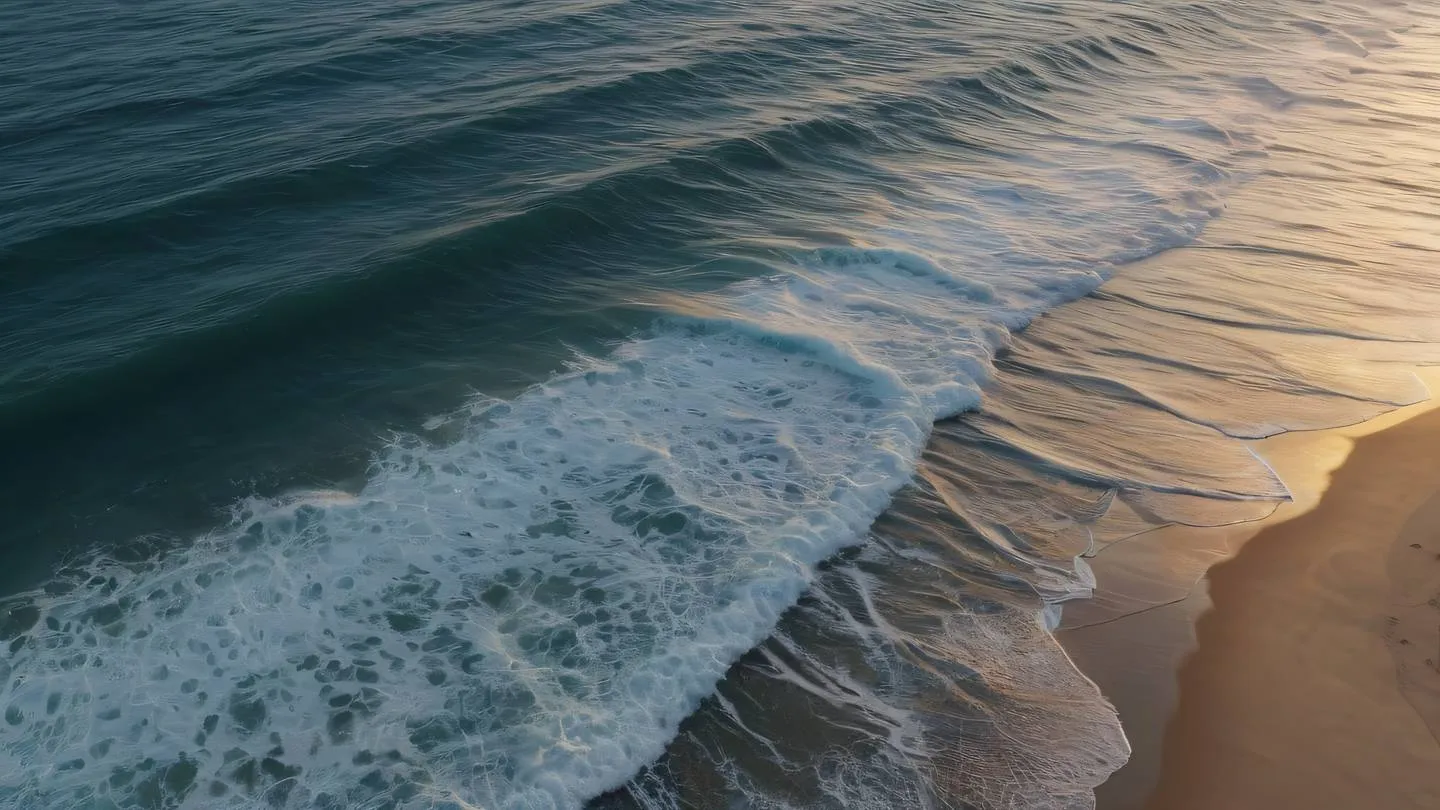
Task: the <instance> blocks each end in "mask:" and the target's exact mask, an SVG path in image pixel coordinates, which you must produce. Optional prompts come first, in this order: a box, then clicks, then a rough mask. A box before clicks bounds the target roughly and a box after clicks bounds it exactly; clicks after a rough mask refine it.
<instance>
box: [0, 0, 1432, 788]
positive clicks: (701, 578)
mask: <svg viewBox="0 0 1440 810" xmlns="http://www.w3.org/2000/svg"><path fill="white" fill-rule="evenodd" d="M1436 133H1440V16H1437V12H1436V10H1435V9H1434V8H1433V7H1432V6H1430V5H1429V4H1426V3H1422V2H1418V0H1416V1H1415V2H1408V1H1405V0H1393V1H1391V2H1365V3H1361V2H1330V1H1329V0H1258V1H1252V0H1246V1H1245V2H1241V0H1200V1H1199V2H1166V0H1147V1H1146V2H1139V1H1138V0H1135V1H1133V2H1130V1H1127V0H1108V1H1102V0H1053V1H1050V2H1038V1H1035V0H974V1H973V2H946V1H942V0H874V1H870V0H854V1H852V2H845V1H844V0H814V1H813V2H803V3H798V4H797V3H793V2H785V3H777V2H770V0H718V1H712V2H683V1H662V0H524V1H523V2H520V1H518V0H509V1H506V0H478V1H472V2H464V1H463V0H387V1H386V2H376V0H348V2H338V0H306V1H305V2H279V1H278V0H247V1H246V2H239V1H238V0H187V2H178V1H177V0H150V1H149V2H145V3H116V2H100V0H73V1H72V2H64V3H57V2H42V1H41V0H9V2H6V3H5V4H3V6H0V515H3V520H0V713H3V722H0V807H4V808H17V809H18V808H25V809H26V810H31V809H32V808H33V809H34V810H49V809H50V808H67V809H68V808H84V809H88V808H107V809H108V808H125V809H126V810H128V809H129V808H146V809H147V810H151V809H154V810H158V809H160V808H172V809H173V808H222V809H224V808H262V807H264V808H297V809H298V808H314V810H327V809H332V808H333V809H336V810H338V808H367V809H370V808H373V809H375V810H379V808H391V809H393V810H411V809H412V808H443V809H444V810H462V809H465V810H469V809H472V808H483V810H522V809H523V810H529V809H530V808H546V809H548V808H591V810H600V809H601V808H604V810H619V809H620V808H625V809H626V810H633V809H635V808H646V809H647V810H653V809H657V808H697V809H704V810H711V809H712V808H713V809H714V810H721V809H722V808H776V809H777V810H778V809H779V808H797V809H798V808H817V809H819V808H968V809H973V810H991V809H992V808H994V809H995V810H999V809H1000V808H1007V809H1009V810H1017V809H1018V810H1027V809H1028V808H1040V809H1048V808H1056V809H1057V810H1058V809H1060V808H1065V809H1067V810H1068V809H1069V808H1086V807H1091V806H1093V804H1094V797H1093V792H1092V791H1093V788H1094V787H1095V786H1096V785H1097V784H1099V783H1100V782H1102V781H1103V780H1104V779H1105V778H1106V776H1107V775H1109V774H1110V773H1111V772H1113V771H1114V770H1115V769H1116V768H1118V767H1119V766H1120V765H1121V764H1123V763H1124V761H1125V760H1126V758H1127V756H1128V753H1129V747H1128V743H1127V741H1126V738H1125V734H1124V730H1123V728H1122V727H1121V726H1120V724H1119V722H1118V720H1117V719H1116V716H1115V713H1114V710H1113V709H1112V708H1111V706H1110V704H1109V703H1108V702H1107V701H1106V700H1105V698H1104V696H1103V695H1101V694H1100V693H1099V691H1098V690H1097V689H1096V687H1095V686H1094V684H1092V683H1091V682H1090V681H1089V680H1088V679H1087V678H1085V677H1084V675H1082V674H1081V673H1079V672H1078V671H1077V670H1076V669H1075V667H1074V666H1073V665H1072V664H1071V662H1070V660H1069V659H1068V657H1067V656H1066V655H1065V653H1064V651H1063V650H1062V649H1061V648H1060V647H1059V645H1058V644H1057V643H1056V642H1055V640H1054V638H1053V637H1052V635H1051V632H1050V631H1051V630H1053V629H1054V628H1055V626H1056V623H1057V622H1058V621H1060V620H1061V616H1062V605H1063V603H1065V602H1067V601H1070V600H1075V599H1084V598H1090V597H1092V596H1093V597H1096V598H1101V599H1108V600H1110V602H1109V603H1108V604H1113V605H1114V606H1115V608H1114V610H1115V611H1116V612H1117V613H1124V612H1126V611H1133V610H1143V609H1145V608H1146V607H1150V606H1153V605H1154V604H1159V603H1160V602H1162V601H1164V600H1166V599H1170V598H1173V597H1174V596H1175V595H1176V594H1183V593H1184V592H1185V591H1186V590H1187V589H1188V588H1189V587H1190V586H1191V585H1192V584H1193V582H1194V577H1195V576H1198V574H1197V573H1196V572H1194V571H1182V572H1179V573H1177V570H1176V569H1174V568H1171V567H1168V566H1164V565H1160V566H1157V569H1156V571H1155V572H1154V573H1153V582H1152V583H1151V585H1153V587H1151V588H1141V589H1139V590H1137V591H1134V592H1131V593H1127V594H1119V595H1117V594H1105V593H1096V580H1095V577H1094V575H1093V573H1092V568H1091V564H1092V563H1093V562H1095V561H1096V560H1097V559H1099V560H1103V558H1104V550H1105V548H1106V547H1107V546H1109V545H1110V544H1113V543H1116V542H1128V543H1139V542H1145V541H1146V534H1145V532H1146V530H1148V529H1150V528H1153V527H1155V526H1159V525H1163V524H1166V523H1183V524H1189V525H1197V526H1205V525H1221V524H1226V523H1232V522H1236V521H1242V520H1251V519H1255V518H1258V517H1262V516H1264V515H1266V514H1268V513H1269V512H1270V511H1271V510H1273V509H1274V508H1275V505H1276V504H1277V503H1279V502H1280V501H1282V500H1284V499H1285V498H1286V497H1288V493H1287V490H1286V488H1285V484H1284V482H1283V481H1281V480H1279V479H1278V478H1277V477H1276V476H1275V474H1274V473H1273V471H1271V469H1270V468H1269V467H1268V466H1267V465H1266V464H1265V463H1264V461H1263V460H1261V459H1260V458H1259V457H1258V456H1257V455H1256V454H1255V453H1254V451H1253V450H1252V449H1251V446H1250V445H1249V444H1247V442H1246V440H1248V439H1253V438H1257V437H1263V436H1267V435H1272V434H1274V433H1277V432H1281V431H1286V430H1300V429H1311V428H1318V427H1325V426H1332V425H1337V424H1344V423H1349V422H1355V421H1359V420H1363V419H1366V418H1369V417H1371V416H1374V415H1376V414H1379V413H1381V412H1384V411H1387V410H1390V409H1393V408H1395V407H1397V406H1400V405H1404V404H1409V403H1413V402H1418V401H1421V400H1423V399H1425V398H1426V397H1427V396H1429V392H1428V391H1426V390H1425V387H1424V386H1423V385H1422V384H1420V382H1419V381H1418V379H1417V378H1416V376H1415V375H1414V373H1413V371H1412V369H1413V368H1414V366H1415V365H1417V364H1426V363H1432V362H1437V360H1440V350H1437V347H1436V346H1435V342H1436V341H1440V317H1437V313H1440V264H1437V260H1440V135H1437V134H1436ZM1027 327H1028V328H1027ZM1402 681H1403V677H1402Z"/></svg>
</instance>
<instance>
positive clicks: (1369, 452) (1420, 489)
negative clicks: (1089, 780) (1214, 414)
mask: <svg viewBox="0 0 1440 810" xmlns="http://www.w3.org/2000/svg"><path fill="white" fill-rule="evenodd" d="M1257 450H1258V451H1259V452H1260V453H1261V454H1262V455H1264V456H1265V458H1266V459H1267V460H1268V461H1270V462H1271V463H1272V464H1273V465H1274V466H1275V468H1276V470H1277V471H1278V472H1279V473H1280V474H1281V475H1282V476H1283V477H1284V479H1285V480H1286V481H1287V483H1289V484H1290V486H1291V488H1292V490H1293V491H1294V493H1295V502H1294V503H1292V504H1287V505H1286V506H1285V507H1284V508H1282V509H1281V510H1280V511H1279V512H1277V514H1276V515H1275V516H1273V517H1272V518H1271V519H1269V520H1266V521H1262V522H1260V523H1258V524H1250V525H1248V526H1238V527H1232V528H1228V529H1215V530H1194V529H1183V528H1174V529H1166V530H1162V531H1161V532H1159V533H1156V534H1155V536H1153V537H1150V538H1147V539H1146V542H1145V543H1144V544H1140V545H1137V547H1136V548H1135V549H1134V550H1123V549H1122V550H1121V551H1122V553H1121V554H1119V555H1116V557H1115V558H1114V559H1111V560H1105V559H1103V557H1102V559H1101V560H1099V561H1098V564H1097V571H1098V573H1099V575H1100V578H1101V587H1102V590H1103V589H1104V588H1105V587H1106V580H1107V578H1108V579H1109V581H1110V583H1111V584H1112V585H1113V586H1115V588H1116V589H1118V590H1119V591H1121V592H1124V591H1125V590H1126V587H1127V585H1129V586H1131V587H1133V585H1134V583H1133V582H1128V583H1127V571H1128V570H1132V569H1134V568H1135V566H1133V565H1131V564H1129V563H1128V562H1127V560H1126V559H1125V555H1126V554H1130V555H1132V556H1133V555H1138V554H1143V553H1145V550H1146V549H1150V550H1153V549H1154V548H1156V547H1158V546H1159V545H1161V544H1164V545H1169V546H1172V547H1176V548H1184V549H1186V550H1187V552H1188V555H1189V558H1190V559H1191V560H1192V562H1191V564H1202V563H1196V562H1194V561H1195V560H1201V561H1203V558H1204V557H1205V556H1206V555H1210V556H1212V557H1213V558H1227V557H1228V559H1224V561H1223V562H1220V563H1218V564H1216V565H1214V567H1212V568H1210V570H1209V572H1208V574H1206V575H1205V577H1204V580H1203V581H1201V582H1200V583H1199V584H1198V586H1197V587H1196V588H1195V590H1194V591H1193V592H1192V593H1191V594H1190V595H1189V596H1188V597H1186V598H1183V599H1179V600H1177V601H1175V602H1173V603H1171V604H1167V605H1164V606H1162V607H1159V608H1155V609H1152V610H1149V611H1146V612H1144V613H1140V614H1138V615H1133V616H1124V617H1121V618H1115V614H1118V613H1119V612H1121V611H1122V610H1123V605H1115V604H1110V605H1107V604H1106V600H1104V599H1102V600H1100V602H1099V603H1098V604H1097V605H1095V606H1093V607H1091V608H1088V609H1081V610H1078V611H1075V612H1073V613H1072V614H1071V615H1069V616H1067V625H1068V626H1069V629H1067V630H1064V631H1062V632H1061V639H1062V641H1063V642H1064V643H1065V645H1066V647H1067V649H1068V650H1069V651H1070V653H1071V655H1072V657H1073V658H1074V659H1075V661H1076V662H1077V664H1079V665H1080V667H1081V668H1082V669H1083V670H1084V671H1085V672H1086V673H1087V674H1088V675H1090V677H1091V678H1093V679H1094V680H1095V681H1096V682H1097V683H1098V684H1099V685H1100V687H1101V688H1102V690H1104V692H1105V693H1106V694H1107V696H1109V697H1110V699H1111V700H1112V701H1114V703H1115V704H1116V706H1117V708H1118V709H1119V711H1120V713H1121V716H1122V719H1123V720H1124V721H1125V723H1126V728H1127V733H1128V734H1129V736H1130V739H1131V743H1132V745H1133V747H1134V749H1135V753H1134V756H1133V758H1132V760H1131V762H1130V763H1129V764H1128V765H1127V766H1126V767H1125V768H1122V769H1121V771H1119V772H1118V773H1117V774H1116V775H1115V776H1114V777H1112V779H1111V780H1110V782H1108V783H1107V784H1106V785H1104V786H1102V788H1101V789H1100V790H1099V791H1098V799H1099V802H1098V803H1099V807H1100V808H1101V810H1138V808H1149V809H1150V810H1192V809H1193V810H1208V809H1209V808H1227V810H1243V809H1244V808H1257V810H1258V808H1267V809H1271V808H1286V807H1311V808H1360V807H1374V808H1387V809H1388V808H1395V809H1396V810H1399V809H1401V808H1433V807H1440V741H1437V736H1436V735H1437V733H1440V672H1437V669H1436V662H1437V661H1440V610H1437V607H1436V605H1437V604H1440V603H1437V600H1436V597H1437V595H1440V411H1435V410H1433V409H1431V408H1430V407H1427V406H1417V407H1416V408H1412V409H1405V410H1403V411H1400V412H1397V413H1395V414H1392V415H1389V416H1386V417H1383V418H1381V419H1379V420H1375V421H1373V422H1370V423H1367V424H1365V425H1360V426H1356V427H1351V428H1345V429H1340V430H1335V431H1323V432H1318V433H1309V434H1290V435H1285V436H1280V437H1277V438H1274V439H1270V440H1266V441H1264V442H1260V443H1257ZM1237 549H1238V551H1237ZM1231 555H1233V556H1231ZM1181 556H1182V557H1184V556H1185V555H1181ZM1111 601H1112V602H1113V601H1114V600H1111ZM1107 611H1108V612H1107Z"/></svg>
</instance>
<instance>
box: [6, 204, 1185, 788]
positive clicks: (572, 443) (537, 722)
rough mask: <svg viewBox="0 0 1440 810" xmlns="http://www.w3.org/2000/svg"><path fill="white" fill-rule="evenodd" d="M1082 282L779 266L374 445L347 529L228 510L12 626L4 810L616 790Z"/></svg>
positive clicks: (1066, 275) (873, 254) (875, 257)
mask: <svg viewBox="0 0 1440 810" xmlns="http://www.w3.org/2000/svg"><path fill="white" fill-rule="evenodd" d="M1113 180H1114V178H1108V177H1107V178H1106V179H1105V182H1106V183H1111V184H1113ZM1117 193H1120V194H1125V193H1128V192H1127V191H1126V190H1125V189H1123V188H1122V189H1121V190H1120V191H1119V192H1117ZM1061 203H1068V201H1066V200H1064V199H1062V200H1061ZM1187 210H1190V214H1191V215H1192V218H1193V221H1191V220H1186V221H1185V222H1184V223H1182V224H1176V223H1177V220H1178V219H1179V218H1180V215H1179V214H1177V213H1176V212H1175V211H1173V210H1171V209H1170V208H1166V207H1161V208H1157V209H1156V212H1157V218H1155V219H1154V220H1153V221H1152V220H1145V219H1143V218H1138V217H1137V218H1135V219H1134V223H1133V224H1134V227H1135V231H1134V233H1130V234H1127V235H1125V238H1123V239H1121V240H1120V244H1121V248H1119V250H1120V252H1119V253H1117V254H1115V255H1116V256H1119V257H1123V256H1122V254H1124V253H1125V251H1129V250H1132V249H1133V245H1134V244H1136V243H1137V241H1143V242H1145V244H1147V245H1149V246H1150V248H1149V249H1154V247H1155V246H1156V245H1157V244H1159V243H1157V242H1156V241H1155V240H1156V239H1161V240H1162V241H1163V240H1164V239H1171V238H1182V237H1185V236H1188V235H1189V234H1192V233H1193V232H1194V231H1195V229H1196V228H1198V225H1197V224H1196V223H1198V222H1200V221H1203V219H1204V217H1205V216H1207V215H1208V213H1207V212H1208V210H1209V209H1207V208H1204V207H1199V208H1194V209H1187ZM1073 216H1074V214H1071V217H1072V218H1073ZM1182 225H1183V227H1182ZM1106 227H1107V228H1111V229H1112V230H1113V227H1112V226H1111V225H1109V224H1107V225H1106ZM1157 234H1158V236H1157ZM1176 234H1179V236H1176ZM912 236H913V235H912ZM1132 237H1133V238H1132ZM1001 241H1004V240H1003V239H1000V238H999V237H997V236H996V233H989V232H987V233H985V234H981V238H980V242H981V243H983V244H992V243H997V242H1001ZM912 242H915V243H923V242H925V239H924V238H923V235H922V236H916V238H915V239H914V240H912ZM1085 253H1086V258H1087V260H1091V261H1090V263H1088V264H1079V263H1077V261H1061V260H1057V261H1056V262H1053V263H1044V262H1040V261H1029V262H1021V263H1019V264H1015V263H1009V260H1010V259H1013V258H1014V255H1013V254H1011V255H1009V256H1007V257H1006V260H1005V261H1003V262H999V263H997V262H994V261H988V260H987V259H986V258H985V257H984V256H981V255H972V256H970V257H969V259H970V261H968V262H967V263H966V264H964V265H959V264H956V263H955V262H953V261H948V262H941V261H937V260H935V259H933V258H929V257H927V256H924V255H921V254H919V253H917V252H914V251H902V250H895V249H888V248H887V249H866V248H855V247H849V248H832V249H827V250H823V251H817V252H814V253H809V254H803V255H797V256H796V257H795V264H794V266H793V267H790V268H788V269H787V270H786V271H785V272H784V273H783V274H781V275H780V276H778V277H775V278H770V279H761V280H757V281H754V282H748V283H744V284H740V285H737V286H735V287H734V288H732V289H730V290H728V291H726V292H725V294H723V295H721V296H719V297H718V298H716V299H714V300H712V301H711V302H710V303H709V305H708V306H707V307H706V309H705V310H704V311H702V312H698V313H697V312H690V313H687V314H685V315H677V316H675V317H672V318H667V319H662V320H661V321H660V322H659V323H657V324H656V325H655V326H654V327H653V329H652V330H651V331H650V332H649V333H647V334H646V335H644V336H641V337H638V338H636V339H635V340H633V341H631V342H629V343H627V344H625V345H623V346H621V347H620V348H619V349H617V350H616V351H615V352H614V353H613V355H611V356H610V357H608V358H603V359H601V358H589V359H581V360H578V361H577V362H576V364H575V369H574V370H573V371H572V372H570V373H568V374H565V375H562V376H559V377H556V378H555V379H552V380H551V381H549V382H548V383H546V384H544V385H541V386H538V387H536V388H534V389H531V390H529V391H527V392H525V393H524V394H522V395H521V396H519V397H517V398H516V399H514V400H513V401H509V402H495V401H487V402H484V403H479V404H477V405H476V407H475V408H474V409H473V412H472V413H470V414H469V415H468V416H464V417H462V418H463V419H464V425H463V429H461V430H460V431H459V433H460V436H461V438H460V439H459V440H457V441H454V442H453V443H451V444H448V445H443V446H438V445H433V444H427V443H425V442H423V441H421V440H418V439H407V440H403V441H399V442H397V443H395V444H394V445H393V446H391V447H389V448H388V449H386V450H385V452H383V453H382V454H381V455H380V456H379V458H378V459H377V460H376V462H375V467H374V470H373V472H372V474H371V476H370V478H369V482H368V483H367V485H366V486H365V487H364V488H363V490H362V491H360V492H358V493H355V494H354V496H353V497H343V496H337V495H335V494H333V493H332V494H325V495H313V496H306V497H298V498H291V499H286V500H284V501H281V502H267V501H258V500H255V501H250V502H247V503H245V504H242V505H241V506H240V507H239V508H238V509H237V514H236V516H235V520H234V522H233V523H232V524H231V525H229V526H226V527H224V528H222V529H219V530H217V531H215V532H213V533H211V534H209V535H206V536H204V537H200V538H197V539H195V540H194V541H193V542H192V543H190V544H188V545H187V546H185V547H181V548H175V549H172V550H170V551H168V552H166V553H165V554H163V555H160V556H158V557H156V558H153V559H148V560H146V561H144V562H140V563H135V562H121V561H118V560H112V559H107V558H98V559H93V560H90V561H89V562H87V563H85V564H84V565H83V566H82V567H81V569H80V570H79V572H78V573H75V574H73V575H72V576H69V577H67V578H66V579H65V580H64V581H63V582H61V581H56V582H53V583H50V584H49V585H47V586H46V587H45V588H43V589H40V590H37V591H35V592H32V593H28V594H24V595H22V596H20V597H17V598H15V599H13V600H11V602H10V603H9V605H8V611H9V613H8V615H9V619H8V621H7V623H6V625H5V628H6V629H5V633H4V634H5V636H6V637H7V638H6V640H7V641H10V645H9V648H8V651H7V652H5V653H4V657H3V658H0V670H3V672H0V674H3V675H4V677H3V679H0V682H3V687H0V688H3V692H0V702H3V705H4V707H5V708H4V711H5V715H4V718H5V723H4V724H3V725H0V751H3V752H4V756H3V757H0V804H4V805H7V806H23V807H37V808H51V807H86V808H89V807H106V806H123V807H129V806H157V807H158V806H178V807H219V808H225V807H236V808H238V807H252V806H255V804H256V803H257V802H259V801H261V800H262V799H263V800H264V801H265V802H268V803H270V804H271V805H273V806H285V807H368V806H378V805H379V804H380V803H382V802H384V801H393V802H395V804H396V805H397V806H400V807H422V806H430V805H431V804H432V803H434V802H440V803H442V804H444V803H452V804H453V805H454V806H457V807H461V806H463V807H484V808H487V809H489V810H504V809H508V808H548V807H557V808H558V807H567V808H568V807H576V806H578V805H579V804H580V803H581V802H583V801H584V800H585V799H587V798H589V797H592V796H595V795H597V794H599V793H601V792H603V791H605V790H608V789H611V788H614V787H617V786H618V785H620V784H622V783H623V782H624V781H625V780H626V779H628V778H630V777H631V776H632V775H633V774H634V773H635V771H636V770H637V769H638V768H639V767H640V766H642V765H643V764H644V763H646V762H648V761H650V760H653V759H654V758H655V757H657V756H658V755H659V754H660V753H661V752H662V750H663V749H664V746H665V745H666V742H667V741H668V740H669V739H670V738H671V737H672V736H673V734H674V733H675V731H676V729H677V727H678V725H679V723H680V721H681V720H682V719H683V718H684V717H685V716H686V715H687V714H689V713H690V712H691V711H692V710H693V709H694V707H695V706H696V705H697V703H698V702H699V701H700V700H701V699H702V698H703V697H704V696H705V695H707V694H708V693H710V691H711V690H712V689H713V687H714V685H715V684H716V682H717V681H719V680H720V678H721V677H722V676H723V675H724V673H725V671H726V669H727V667H728V666H729V665H730V664H731V663H732V662H733V661H734V660H735V659H736V658H737V657H738V656H739V655H741V654H742V653H743V652H745V651H746V650H747V649H750V648H751V647H753V646H754V645H755V644H756V643H758V642H760V641H761V640H762V639H764V638H765V637H766V636H767V635H768V634H769V633H770V632H771V631H772V629H773V628H774V627H775V624H776V622H777V620H778V618H779V616H780V614H781V613H782V612H783V611H785V610H786V609H787V608H789V607H790V606H792V605H793V604H794V603H795V602H796V601H797V599H798V598H799V597H800V595H801V594H802V592H804V590H805V589H806V588H807V586H808V585H809V584H810V582H811V580H812V577H813V576H814V570H815V566H816V564H817V563H819V562H821V561H822V560H824V559H825V558H827V557H829V556H830V555H832V554H833V553H834V552H836V551H837V550H838V549H840V548H841V547H843V546H845V545H847V544H852V543H857V542H859V541H860V540H861V538H863V537H864V533H865V530H866V529H867V527H868V526H869V525H870V523H871V522H872V521H873V520H874V518H875V517H876V516H877V515H878V514H879V513H880V512H881V511H882V510H883V509H884V508H885V507H886V505H887V504H888V503H889V500H890V498H891V496H892V494H893V493H894V492H895V491H896V490H897V489H898V488H899V487H900V486H902V485H903V484H904V483H905V482H907V481H908V480H909V478H910V476H911V474H912V472H913V469H914V465H915V462H916V459H917V457H918V455H919V453H920V451H921V449H922V448H923V446H924V444H925V441H926V438H927V436H928V433H929V430H930V427H931V424H932V423H933V421H934V420H936V419H938V418H941V417H945V416H948V415H951V414H954V413H957V412H959V411H961V410H965V409H968V408H974V407H976V406H977V404H978V403H979V400H980V393H979V390H980V389H979V386H980V384H981V382H983V380H984V379H985V378H986V376H987V375H988V374H989V372H990V363H991V360H992V357H993V355H994V353H995V351H996V350H997V349H998V348H999V347H1001V346H1003V345H1004V344H1005V342H1006V341H1007V340H1008V336H1009V331H1010V330H1012V329H1015V328H1018V327H1020V326H1023V325H1025V324H1026V323H1027V322H1028V321H1029V320H1030V319H1031V318H1033V317H1035V316H1036V315H1037V314H1039V313H1040V312H1042V311H1044V310H1045V309H1046V308H1048V307H1050V306H1052V305H1054V304H1056V303H1058V302H1060V301H1063V300H1067V299H1069V298H1073V297H1075V296H1078V295H1083V294H1085V293H1087V292H1089V291H1090V290H1092V289H1093V288H1094V287H1095V286H1096V285H1098V284H1099V283H1100V282H1101V281H1102V280H1103V278H1104V275H1105V273H1106V272H1108V270H1107V267H1108V265H1106V264H1105V263H1104V262H1103V261H1100V262H1099V263H1095V261H1093V259H1094V257H1093V255H1091V254H1093V253H1094V251H1091V250H1087V251H1085ZM427 424H428V426H430V427H438V426H439V425H440V424H441V422H439V421H432V422H430V423H427Z"/></svg>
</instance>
